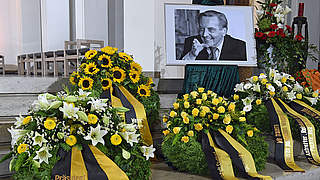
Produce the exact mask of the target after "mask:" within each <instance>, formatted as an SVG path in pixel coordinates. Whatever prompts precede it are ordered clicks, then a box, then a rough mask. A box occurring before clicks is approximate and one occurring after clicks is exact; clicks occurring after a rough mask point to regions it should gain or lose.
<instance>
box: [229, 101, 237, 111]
mask: <svg viewBox="0 0 320 180" xmlns="http://www.w3.org/2000/svg"><path fill="white" fill-rule="evenodd" d="M235 108H236V105H235V104H234V103H230V104H229V106H228V111H234V110H235Z"/></svg>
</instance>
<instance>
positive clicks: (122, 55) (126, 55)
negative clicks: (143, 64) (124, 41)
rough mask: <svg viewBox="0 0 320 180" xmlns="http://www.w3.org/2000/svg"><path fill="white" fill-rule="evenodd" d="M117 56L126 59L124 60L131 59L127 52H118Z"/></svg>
mask: <svg viewBox="0 0 320 180" xmlns="http://www.w3.org/2000/svg"><path fill="white" fill-rule="evenodd" d="M119 57H120V58H122V59H124V60H126V61H130V60H133V59H132V57H131V56H129V55H128V54H126V53H124V52H119Z"/></svg>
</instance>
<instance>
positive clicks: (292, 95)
mask: <svg viewBox="0 0 320 180" xmlns="http://www.w3.org/2000/svg"><path fill="white" fill-rule="evenodd" d="M287 96H288V99H289V100H290V101H292V100H294V99H296V93H295V92H294V91H290V92H288V93H287Z"/></svg>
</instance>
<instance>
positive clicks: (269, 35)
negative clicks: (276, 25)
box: [268, 31, 276, 37]
mask: <svg viewBox="0 0 320 180" xmlns="http://www.w3.org/2000/svg"><path fill="white" fill-rule="evenodd" d="M275 35H276V32H275V31H270V32H269V33H268V37H274V36H275Z"/></svg>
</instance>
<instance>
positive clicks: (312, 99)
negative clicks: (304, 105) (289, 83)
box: [304, 96, 317, 105]
mask: <svg viewBox="0 0 320 180" xmlns="http://www.w3.org/2000/svg"><path fill="white" fill-rule="evenodd" d="M304 98H306V99H307V100H308V101H310V102H311V104H312V105H316V104H317V98H311V97H306V96H305V97H304Z"/></svg>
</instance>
